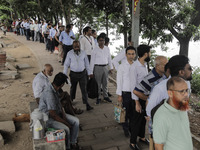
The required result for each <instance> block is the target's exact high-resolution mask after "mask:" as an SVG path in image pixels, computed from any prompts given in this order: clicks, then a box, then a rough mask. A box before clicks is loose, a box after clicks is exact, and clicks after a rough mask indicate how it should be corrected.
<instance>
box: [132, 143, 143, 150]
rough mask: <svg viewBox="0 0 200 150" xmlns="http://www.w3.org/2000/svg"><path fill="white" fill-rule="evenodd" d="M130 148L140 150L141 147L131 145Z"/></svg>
mask: <svg viewBox="0 0 200 150" xmlns="http://www.w3.org/2000/svg"><path fill="white" fill-rule="evenodd" d="M129 147H130V148H131V149H132V150H140V149H139V147H138V146H137V144H135V146H133V145H131V144H130V145H129Z"/></svg>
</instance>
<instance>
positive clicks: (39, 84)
mask: <svg viewBox="0 0 200 150" xmlns="http://www.w3.org/2000/svg"><path fill="white" fill-rule="evenodd" d="M52 75H53V67H52V65H50V64H45V65H44V70H43V71H41V72H40V73H38V74H37V75H36V77H35V78H34V80H33V85H32V87H33V94H34V97H35V99H36V102H37V103H38V104H39V101H40V96H41V94H42V92H43V91H44V89H45V87H46V86H47V85H48V84H49V78H48V77H49V76H52Z"/></svg>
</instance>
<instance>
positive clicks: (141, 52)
mask: <svg viewBox="0 0 200 150" xmlns="http://www.w3.org/2000/svg"><path fill="white" fill-rule="evenodd" d="M150 49H151V46H149V45H145V44H142V45H139V46H138V48H137V54H138V56H139V57H142V56H144V54H145V53H149V52H150Z"/></svg>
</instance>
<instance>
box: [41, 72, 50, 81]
mask: <svg viewBox="0 0 200 150" xmlns="http://www.w3.org/2000/svg"><path fill="white" fill-rule="evenodd" d="M40 73H41V75H42V76H43V77H45V78H47V79H49V78H48V77H47V76H46V75H45V74H44V73H43V72H40Z"/></svg>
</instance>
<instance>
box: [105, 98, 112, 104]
mask: <svg viewBox="0 0 200 150" xmlns="http://www.w3.org/2000/svg"><path fill="white" fill-rule="evenodd" d="M104 101H105V102H109V103H112V100H110V98H109V97H104Z"/></svg>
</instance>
